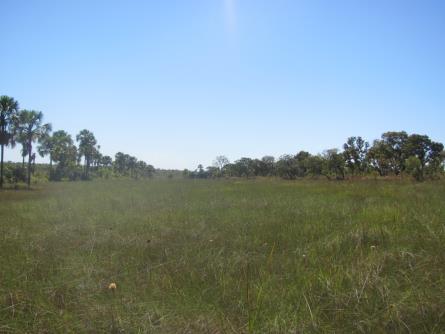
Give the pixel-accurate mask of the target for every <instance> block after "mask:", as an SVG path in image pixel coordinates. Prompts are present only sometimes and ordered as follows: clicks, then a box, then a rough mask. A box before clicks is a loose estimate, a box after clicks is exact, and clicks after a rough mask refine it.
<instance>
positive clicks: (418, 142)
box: [403, 134, 444, 180]
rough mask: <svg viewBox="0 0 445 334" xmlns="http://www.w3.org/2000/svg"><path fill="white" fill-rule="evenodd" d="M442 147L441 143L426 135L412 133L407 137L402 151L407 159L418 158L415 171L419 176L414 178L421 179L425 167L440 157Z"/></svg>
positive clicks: (434, 162) (432, 164) (433, 163)
mask: <svg viewBox="0 0 445 334" xmlns="http://www.w3.org/2000/svg"><path fill="white" fill-rule="evenodd" d="M443 148H444V147H443V144H441V143H436V142H433V141H432V140H431V139H430V138H429V137H428V136H426V135H418V134H412V135H410V136H409V137H408V139H407V140H406V143H405V146H404V147H403V153H404V155H405V156H406V157H407V158H408V159H409V158H411V157H416V158H417V159H418V160H419V163H420V167H419V171H418V172H417V173H419V174H420V176H419V177H416V179H419V180H421V179H423V178H424V174H425V168H426V167H427V166H434V165H435V164H437V161H438V160H440V158H441V153H442V151H443ZM407 161H408V160H407ZM412 161H413V160H412ZM439 165H440V163H439Z"/></svg>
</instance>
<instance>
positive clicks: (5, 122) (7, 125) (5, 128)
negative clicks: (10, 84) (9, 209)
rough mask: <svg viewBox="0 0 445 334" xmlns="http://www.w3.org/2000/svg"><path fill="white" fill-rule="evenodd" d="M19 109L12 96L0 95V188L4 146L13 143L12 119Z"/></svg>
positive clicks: (0, 184) (1, 186)
mask: <svg viewBox="0 0 445 334" xmlns="http://www.w3.org/2000/svg"><path fill="white" fill-rule="evenodd" d="M18 110H19V104H18V102H17V101H16V100H14V99H13V98H12V97H9V96H6V95H3V96H0V146H1V160H0V188H3V172H4V171H3V167H4V166H3V160H4V151H5V146H8V145H11V144H13V129H14V126H13V125H14V119H15V117H16V115H17V112H18Z"/></svg>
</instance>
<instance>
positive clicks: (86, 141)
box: [76, 129, 97, 179]
mask: <svg viewBox="0 0 445 334" xmlns="http://www.w3.org/2000/svg"><path fill="white" fill-rule="evenodd" d="M76 141H77V142H78V143H79V148H78V156H79V158H82V157H83V158H84V162H85V163H84V178H85V179H88V177H89V172H90V165H91V162H92V160H93V158H94V155H95V154H96V144H97V140H96V138H95V137H94V134H93V133H92V132H90V131H89V130H86V129H85V130H82V131H80V132H79V134H78V135H77V136H76Z"/></svg>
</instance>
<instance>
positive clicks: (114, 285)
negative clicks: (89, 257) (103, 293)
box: [108, 283, 117, 290]
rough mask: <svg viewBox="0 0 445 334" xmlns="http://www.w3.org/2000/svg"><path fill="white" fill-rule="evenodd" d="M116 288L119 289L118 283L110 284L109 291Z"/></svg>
mask: <svg viewBox="0 0 445 334" xmlns="http://www.w3.org/2000/svg"><path fill="white" fill-rule="evenodd" d="M116 288H117V286H116V283H110V285H108V289H109V290H116Z"/></svg>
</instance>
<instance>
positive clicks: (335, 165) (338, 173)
mask: <svg viewBox="0 0 445 334" xmlns="http://www.w3.org/2000/svg"><path fill="white" fill-rule="evenodd" d="M324 161H325V164H324V168H323V174H324V175H325V176H326V177H327V178H328V179H330V178H331V176H335V178H336V179H337V180H344V178H345V161H344V158H343V154H341V153H339V152H338V150H337V149H336V148H334V149H330V150H326V151H325V152H324Z"/></svg>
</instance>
